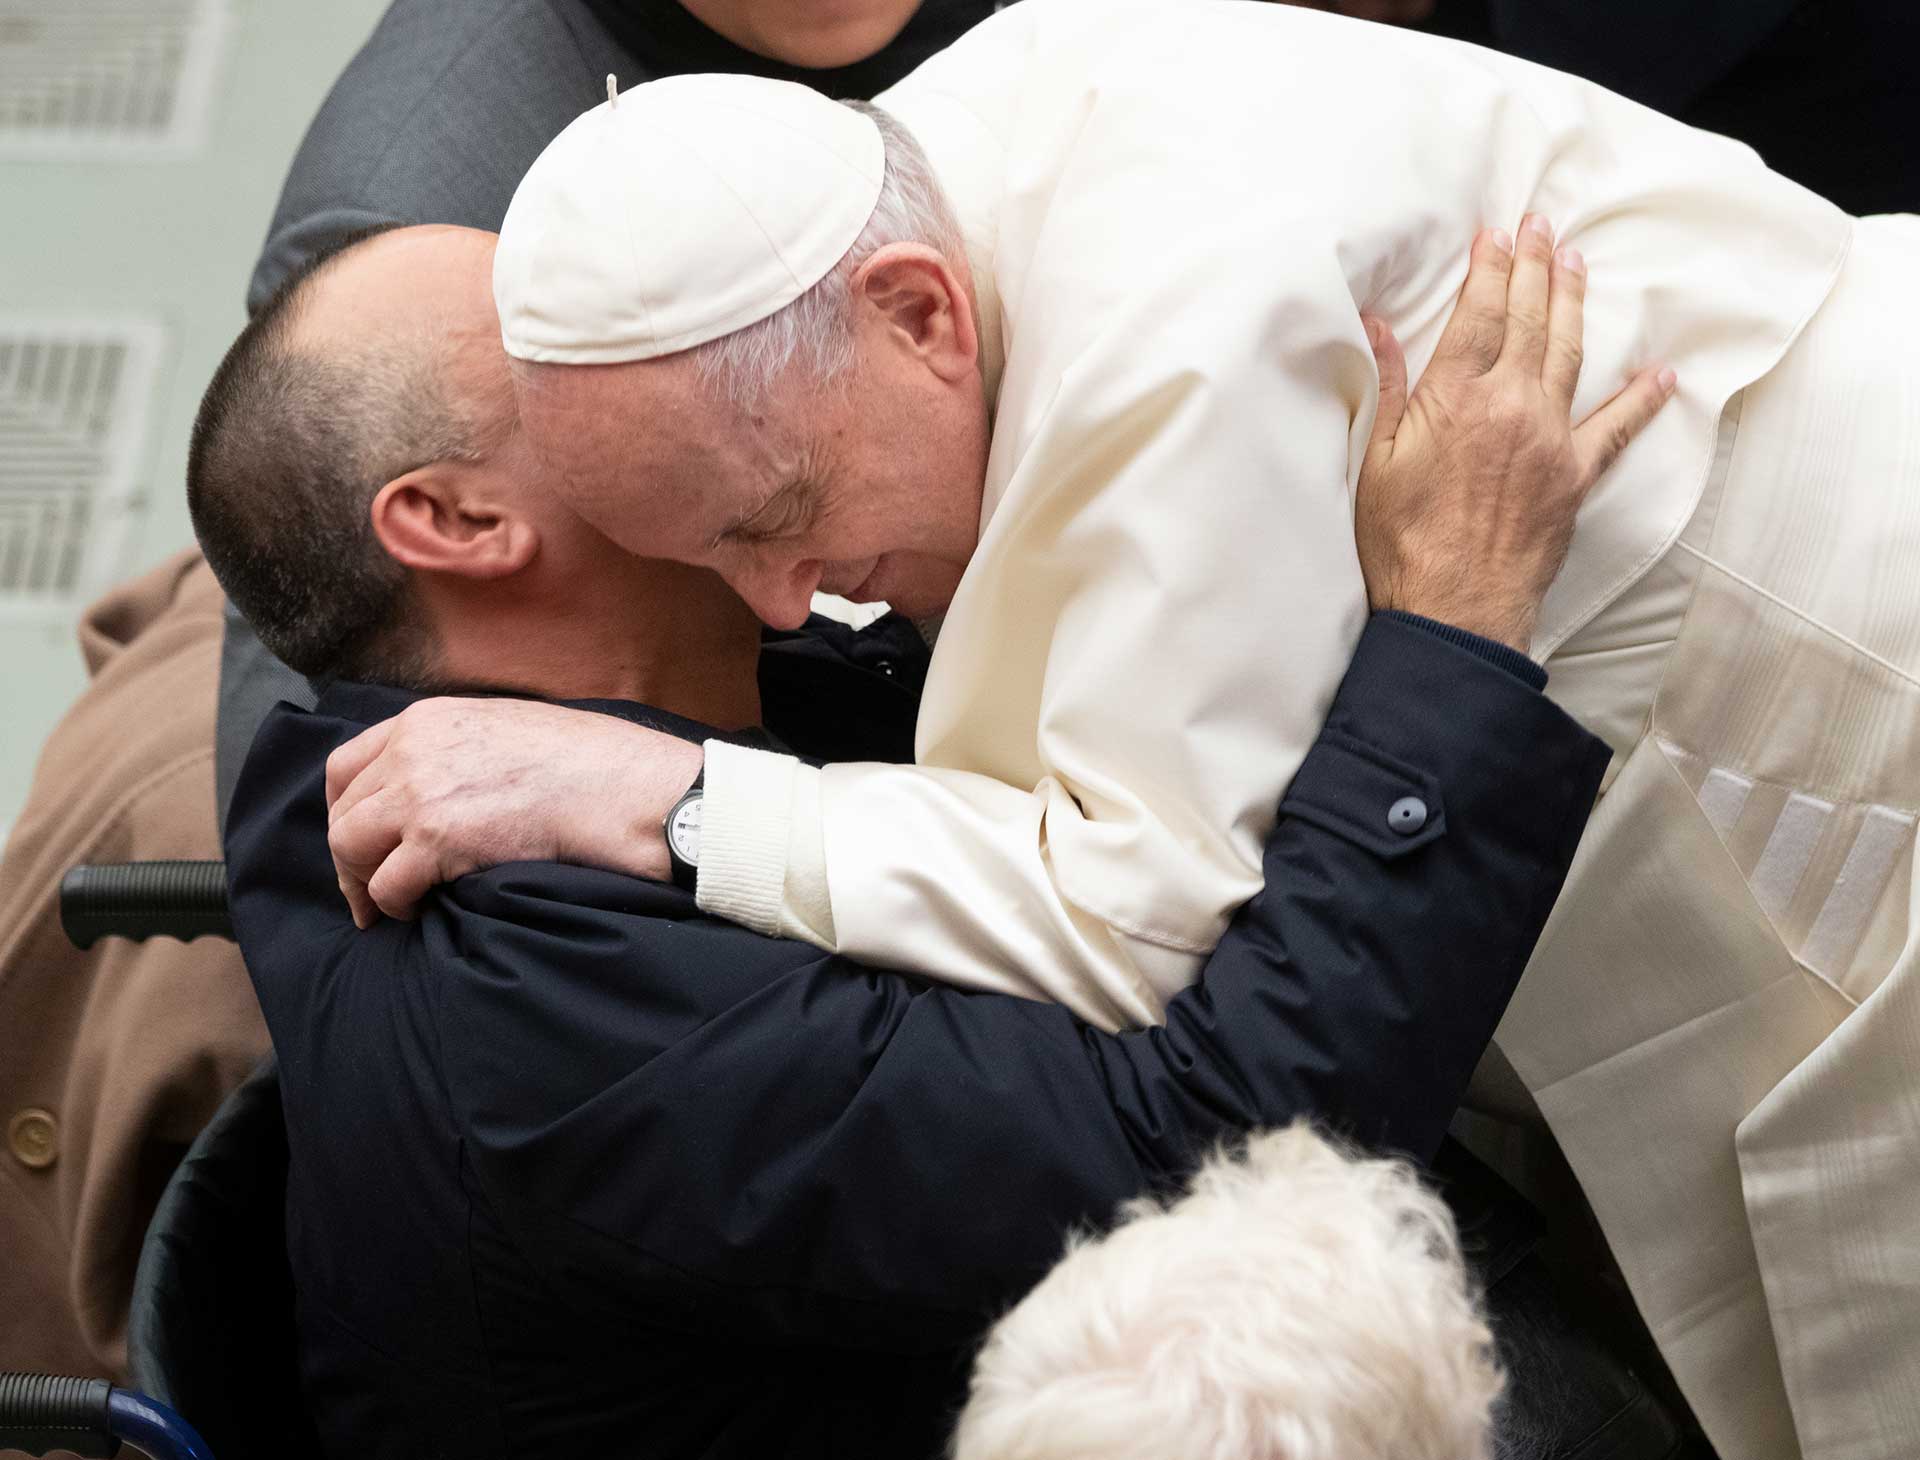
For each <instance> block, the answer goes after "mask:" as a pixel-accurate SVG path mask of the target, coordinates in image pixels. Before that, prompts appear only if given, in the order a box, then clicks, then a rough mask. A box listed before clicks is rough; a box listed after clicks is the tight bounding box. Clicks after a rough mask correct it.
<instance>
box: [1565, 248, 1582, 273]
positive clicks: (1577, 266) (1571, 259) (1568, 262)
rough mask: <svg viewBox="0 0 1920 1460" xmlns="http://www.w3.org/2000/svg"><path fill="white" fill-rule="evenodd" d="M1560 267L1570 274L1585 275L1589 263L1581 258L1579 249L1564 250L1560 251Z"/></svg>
mask: <svg viewBox="0 0 1920 1460" xmlns="http://www.w3.org/2000/svg"><path fill="white" fill-rule="evenodd" d="M1560 267H1561V268H1563V269H1565V270H1566V271H1567V272H1568V273H1569V274H1584V273H1586V271H1587V261H1586V260H1585V259H1583V258H1581V257H1580V250H1579V249H1577V248H1563V249H1561V250H1560Z"/></svg>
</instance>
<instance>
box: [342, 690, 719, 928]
mask: <svg viewBox="0 0 1920 1460" xmlns="http://www.w3.org/2000/svg"><path fill="white" fill-rule="evenodd" d="M702 758H703V757H702V753H701V749H700V747H699V746H698V745H694V744H691V743H689V742H687V741H684V740H677V739H675V738H674V737H673V736H671V735H663V734H661V733H659V732H658V731H655V730H648V729H646V728H645V727H643V726H640V725H633V724H629V723H628V722H627V721H625V720H616V719H614V718H613V717H612V716H609V715H599V714H594V713H592V712H590V711H586V710H568V709H563V708H561V707H560V706H558V705H546V704H540V703H537V702H534V701H530V700H511V699H458V698H448V699H432V700H421V701H419V702H417V703H416V704H413V705H409V706H408V707H407V709H406V710H405V711H403V712H402V713H401V714H399V715H396V716H395V717H394V718H393V719H391V720H387V721H385V722H383V723H381V724H379V725H375V726H373V727H372V728H371V729H369V730H366V731H364V732H362V733H361V734H360V735H358V736H356V737H355V738H354V739H352V740H349V741H348V742H347V743H346V744H345V745H343V746H341V747H340V748H339V749H338V750H336V751H334V753H333V754H332V755H331V756H329V757H328V758H327V844H328V846H329V847H330V848H331V849H332V851H333V863H334V869H335V871H337V872H338V873H339V877H340V891H341V892H342V893H344V894H345V896H346V899H347V904H348V906H349V907H350V908H351V909H352V911H353V920H354V922H355V923H357V924H358V925H359V926H360V927H363V928H364V927H367V926H368V925H369V924H371V923H372V922H374V921H375V920H376V919H377V918H378V917H379V916H380V914H382V913H385V914H386V915H387V916H388V917H396V918H406V917H411V916H412V915H413V910H414V908H415V906H416V905H417V904H418V903H419V901H420V899H421V898H422V897H424V896H426V894H427V892H428V890H429V889H431V888H433V887H435V886H438V885H439V884H440V883H442V882H451V881H453V880H454V879H455V878H456V877H464V876H465V875H466V874H467V873H469V872H477V871H481V870H483V869H485V868H487V867H497V866H499V865H500V864H501V863H503V862H535V861H538V862H577V863H582V864H584V865H587V866H593V867H605V868H608V869H610V870H612V871H616V872H627V873H630V874H632V875H633V876H636V877H652V878H655V879H664V878H666V877H667V875H668V873H669V870H670V868H669V864H668V860H667V848H666V839H665V837H664V835H663V834H662V831H661V823H662V822H663V821H664V820H665V818H666V814H667V812H668V810H669V809H671V807H672V806H673V804H674V802H675V801H677V800H678V799H679V797H680V795H681V793H682V792H684V791H685V790H686V788H687V787H688V786H689V785H690V784H692V781H693V778H694V776H696V775H697V774H699V771H700V766H701V762H702Z"/></svg>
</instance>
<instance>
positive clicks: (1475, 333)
mask: <svg viewBox="0 0 1920 1460" xmlns="http://www.w3.org/2000/svg"><path fill="white" fill-rule="evenodd" d="M1586 287H1587V279H1586V266H1585V264H1584V263H1583V262H1582V261H1581V258H1580V255H1579V254H1578V253H1576V252H1574V251H1573V250H1572V249H1561V250H1560V251H1559V252H1558V253H1556V252H1555V251H1554V248H1553V230H1552V228H1551V226H1550V225H1549V224H1548V223H1547V221H1546V220H1545V219H1544V218H1540V217H1538V216H1534V217H1530V218H1528V219H1527V220H1526V222H1525V223H1524V224H1522V226H1521V229H1520V239H1519V242H1518V244H1517V246H1511V245H1509V243H1508V240H1507V239H1506V236H1505V235H1504V234H1499V233H1493V232H1486V233H1482V234H1481V235H1480V237H1479V238H1477V239H1475V240H1474V245H1473V259H1472V264H1471V266H1470V267H1469V269H1468V272H1467V282H1466V286H1465V288H1464V289H1462V291H1461V294H1460V302H1459V304H1458V305H1456V306H1455V307H1454V311H1453V317H1452V318H1451V319H1450V320H1448V322H1447V328H1446V331H1445V333H1444V334H1442V336H1441V338H1440V345H1439V348H1438V349H1437V350H1436V351H1435V353H1434V357H1433V361H1432V363H1431V364H1429V365H1428V366H1427V370H1426V373H1425V374H1424V375H1422V376H1421V377H1420V385H1419V388H1418V389H1417V390H1415V391H1414V392H1413V396H1412V398H1411V399H1408V396H1407V362H1406V358H1405V356H1404V355H1403V354H1402V353H1401V350H1400V343H1399V341H1397V340H1396V339H1394V337H1393V333H1392V331H1390V330H1389V329H1388V328H1387V327H1386V324H1385V323H1384V322H1383V321H1380V320H1376V319H1368V320H1366V326H1367V338H1368V339H1369V340H1370V341H1371V342H1372V344H1373V352H1374V358H1375V360H1376V361H1378V363H1379V366H1380V414H1379V417H1378V418H1377V419H1376V420H1375V422H1374V427H1373V437H1372V439H1371V440H1370V441H1369V442H1368V444H1367V454H1366V458H1365V460H1364V462H1363V463H1362V465H1361V469H1360V484H1359V489H1358V500H1357V502H1356V503H1355V517H1354V536H1355V540H1356V542H1357V544H1358V547H1359V550H1360V569H1361V572H1362V573H1363V574H1364V575H1365V577H1366V581H1367V597H1368V599H1369V601H1370V602H1371V604H1372V606H1373V607H1374V608H1375V609H1385V608H1393V609H1400V610H1402V611H1404V612H1407V613H1417V614H1421V615H1423V616H1425V617H1427V618H1431V619H1438V620H1439V621H1440V622H1442V623H1448V624H1452V625H1454V626H1455V627H1456V628H1462V629H1466V630H1468V631H1469V632H1471V633H1476V634H1479V635H1481V636H1483V637H1485V638H1489V639H1494V640H1497V641H1498V642H1500V643H1503V644H1509V645H1511V646H1512V647H1514V648H1516V649H1518V650H1520V651H1521V652H1522V653H1525V652H1527V649H1528V647H1529V645H1530V643H1531V642H1532V639H1533V626H1534V621H1535V619H1536V618H1537V617H1538V616H1539V613H1540V602H1541V600H1542V599H1544V598H1545V597H1546V594H1547V589H1548V588H1549V587H1550V586H1552V583H1553V580H1554V577H1555V575H1557V574H1558V573H1559V571H1560V567H1561V565H1562V564H1563V563H1564V562H1565V561H1566V557H1567V547H1568V544H1569V543H1571V541H1572V540H1573V524H1574V517H1575V514H1576V513H1578V512H1579V510H1580V504H1581V503H1582V502H1583V501H1585V500H1586V496H1587V493H1588V492H1589V491H1590V490H1592V488H1593V484H1594V483H1595V482H1596V481H1598V480H1599V479H1600V476H1601V474H1602V473H1603V472H1605V471H1606V469H1607V468H1608V467H1610V466H1612V465H1613V463H1614V460H1615V459H1616V458H1617V457H1618V456H1619V455H1620V453H1621V452H1622V451H1624V450H1625V449H1626V447H1627V444H1628V443H1629V442H1631V441H1632V440H1633V438H1634V437H1635V436H1637V435H1639V434H1640V432H1641V430H1642V429H1643V428H1644V427H1645V426H1646V424H1647V423H1648V422H1649V421H1651V420H1652V419H1653V418H1654V417H1655V416H1656V415H1658V414H1659V412H1660V408H1661V407H1662V406H1664V405H1665V404H1666V403H1667V401H1668V400H1669V399H1670V398H1671V397H1672V395H1673V388H1674V376H1673V372H1672V371H1671V370H1665V369H1651V368H1650V369H1647V370H1643V371H1642V372H1640V373H1639V374H1638V375H1636V376H1635V377H1634V378H1633V379H1632V380H1630V381H1628V383H1627V384H1626V385H1625V386H1623V387H1622V388H1621V389H1620V391H1619V392H1618V393H1617V394H1615V395H1614V396H1613V397H1612V399H1610V400H1609V401H1607V403H1606V404H1605V405H1603V406H1601V407H1600V408H1599V409H1598V410H1596V411H1595V412H1594V413H1593V414H1592V415H1590V416H1588V417H1587V418H1586V420H1584V421H1582V422H1581V423H1580V425H1579V426H1578V427H1577V428H1576V427H1574V426H1573V424H1572V416H1573V393H1574V387H1575V386H1576V385H1578V384H1579V381H1580V343H1581V338H1582V323H1581V309H1582V304H1583V302H1584V300H1585V297H1586Z"/></svg>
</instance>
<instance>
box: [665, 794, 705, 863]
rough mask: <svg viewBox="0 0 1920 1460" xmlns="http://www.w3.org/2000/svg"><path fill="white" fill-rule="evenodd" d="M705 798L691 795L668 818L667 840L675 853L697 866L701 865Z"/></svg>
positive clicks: (684, 860)
mask: <svg viewBox="0 0 1920 1460" xmlns="http://www.w3.org/2000/svg"><path fill="white" fill-rule="evenodd" d="M705 800H706V798H705V797H703V796H689V797H687V798H686V799H685V800H684V801H682V802H681V803H680V804H679V805H678V806H676V807H674V808H673V815H672V816H670V817H668V818H667V841H668V842H669V843H670V844H671V845H672V847H673V853H674V855H675V856H677V857H678V858H679V859H680V860H681V861H683V862H690V863H692V864H693V865H694V866H696V867H697V866H699V865H700V807H701V805H702V804H703V803H704V802H705Z"/></svg>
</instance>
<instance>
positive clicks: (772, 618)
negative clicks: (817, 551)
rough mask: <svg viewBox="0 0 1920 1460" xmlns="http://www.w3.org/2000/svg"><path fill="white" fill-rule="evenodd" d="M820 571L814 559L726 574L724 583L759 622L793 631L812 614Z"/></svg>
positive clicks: (817, 562) (819, 566) (818, 564)
mask: <svg viewBox="0 0 1920 1460" xmlns="http://www.w3.org/2000/svg"><path fill="white" fill-rule="evenodd" d="M820 571H821V565H820V562H819V560H818V559H807V560H803V561H800V562H796V563H789V564H784V565H773V564H769V565H766V566H763V567H753V568H748V569H742V570H738V571H735V572H732V573H729V574H727V581H728V582H729V583H731V584H732V585H733V591H734V592H735V593H738V594H739V595H740V597H741V598H742V599H744V600H745V602H746V605H747V607H748V608H750V609H752V610H753V611H754V614H755V615H756V616H757V617H758V618H759V620H760V622H761V623H763V624H766V625H768V626H769V627H772V628H776V629H797V628H799V627H800V626H801V625H802V624H804V623H806V621H807V615H808V614H809V613H811V612H812V611H813V595H814V592H815V591H816V590H817V589H818V588H819V586H820Z"/></svg>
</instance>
